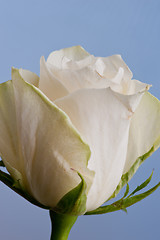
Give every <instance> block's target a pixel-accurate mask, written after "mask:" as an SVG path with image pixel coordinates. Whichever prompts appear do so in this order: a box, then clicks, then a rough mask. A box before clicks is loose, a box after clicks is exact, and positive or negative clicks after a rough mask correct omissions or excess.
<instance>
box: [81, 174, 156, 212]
mask: <svg viewBox="0 0 160 240" xmlns="http://www.w3.org/2000/svg"><path fill="white" fill-rule="evenodd" d="M152 175H153V172H152V174H151V175H150V177H149V178H148V179H147V180H146V181H145V182H143V183H142V184H141V185H140V186H138V187H137V188H136V189H135V190H134V191H133V192H131V194H129V195H128V193H129V185H128V184H127V186H126V191H125V193H124V196H123V197H122V198H121V199H119V200H118V201H116V202H114V203H112V204H110V205H106V206H102V207H99V208H97V209H95V210H93V211H90V212H87V213H86V215H93V214H103V213H109V212H115V211H119V210H123V211H125V212H127V210H126V208H128V207H130V206H132V205H133V204H135V203H137V202H139V201H141V200H142V199H144V198H146V197H147V196H149V195H150V194H152V193H153V192H154V191H155V190H156V189H157V188H158V187H159V186H160V182H159V183H158V184H157V185H155V186H154V187H153V188H151V189H149V190H148V191H146V192H144V193H141V194H138V195H135V196H134V194H135V193H137V192H138V191H140V190H142V189H143V188H145V187H146V186H147V185H148V184H149V182H150V181H151V178H152ZM127 195H128V196H127Z"/></svg>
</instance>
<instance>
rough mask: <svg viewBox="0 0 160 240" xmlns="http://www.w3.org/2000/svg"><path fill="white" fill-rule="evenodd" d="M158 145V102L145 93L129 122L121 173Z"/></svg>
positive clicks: (159, 121)
mask: <svg viewBox="0 0 160 240" xmlns="http://www.w3.org/2000/svg"><path fill="white" fill-rule="evenodd" d="M159 145H160V102H159V101H158V100H157V99H156V98H155V97H153V96H152V95H151V94H150V93H145V94H144V96H143V98H142V100H141V102H140V104H139V106H138V108H137V110H136V112H135V114H134V116H133V118H132V121H131V127H130V133H129V144H128V152H127V159H126V164H125V167H124V171H123V173H126V172H128V171H129V169H130V168H131V167H132V165H133V164H134V163H135V161H136V160H137V159H138V158H139V157H141V156H143V155H144V154H145V153H147V152H149V151H150V149H151V148H152V147H153V146H154V151H155V150H156V149H157V148H158V147H159Z"/></svg>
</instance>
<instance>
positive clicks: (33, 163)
mask: <svg viewBox="0 0 160 240" xmlns="http://www.w3.org/2000/svg"><path fill="white" fill-rule="evenodd" d="M12 79H13V80H12V81H13V84H12V82H11V81H10V82H7V83H4V84H2V85H1V86H0V93H1V94H0V123H1V128H0V154H1V155H2V157H3V161H4V163H6V166H8V165H7V163H8V164H9V166H10V167H11V168H15V169H16V170H18V171H19V172H20V174H21V176H22V178H23V179H22V181H23V183H24V185H25V188H26V189H27V190H28V192H29V193H30V194H32V195H33V196H34V197H35V198H36V199H37V200H38V201H39V202H40V203H42V204H44V205H47V206H50V207H54V206H56V204H57V203H58V201H59V200H60V199H61V198H62V197H63V196H64V195H65V194H66V193H68V192H69V191H70V190H72V189H73V188H74V187H76V186H77V185H78V184H79V182H80V181H81V180H80V177H79V176H78V174H77V171H78V172H80V173H81V174H82V176H84V178H85V180H86V182H87V188H88V189H87V191H88V190H89V187H90V185H91V183H92V177H93V173H92V172H91V171H90V170H88V169H87V167H86V165H87V161H88V159H89V156H90V150H89V147H88V145H86V144H85V143H84V142H83V141H82V139H81V137H80V135H79V134H78V133H77V132H76V130H75V129H74V127H73V125H72V124H71V122H70V120H69V118H68V117H67V116H66V115H65V114H64V113H63V112H62V111H61V110H59V109H58V108H57V107H56V106H55V105H54V104H52V103H51V102H50V101H49V100H48V99H47V98H46V97H45V96H44V95H43V94H42V93H41V92H40V91H39V90H38V89H37V88H35V87H34V86H32V85H30V84H28V83H26V82H25V81H23V79H22V78H21V76H20V74H19V72H18V70H13V72H12ZM10 167H9V168H8V170H9V171H10ZM10 173H11V174H12V171H11V172H10ZM13 175H14V174H13ZM13 177H14V176H13Z"/></svg>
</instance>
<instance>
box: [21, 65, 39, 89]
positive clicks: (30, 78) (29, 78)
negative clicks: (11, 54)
mask: <svg viewBox="0 0 160 240" xmlns="http://www.w3.org/2000/svg"><path fill="white" fill-rule="evenodd" d="M19 73H20V75H21V76H22V78H23V79H24V80H25V81H26V82H28V83H30V84H32V85H34V86H35V87H38V86H39V77H38V76H37V74H35V73H33V72H30V71H28V70H25V69H22V68H20V69H19Z"/></svg>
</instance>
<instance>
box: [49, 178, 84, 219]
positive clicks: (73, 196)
mask: <svg viewBox="0 0 160 240" xmlns="http://www.w3.org/2000/svg"><path fill="white" fill-rule="evenodd" d="M79 176H80V178H81V182H80V183H79V184H78V186H77V187H75V188H74V189H72V190H71V191H70V192H68V193H67V194H66V195H65V196H64V197H63V198H62V199H61V200H60V201H59V203H58V204H57V206H56V207H55V208H54V209H53V210H54V211H55V212H57V213H61V214H68V215H82V214H84V212H85V210H86V201H87V196H86V189H87V185H86V183H85V181H84V179H83V177H82V176H81V175H80V174H79Z"/></svg>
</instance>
